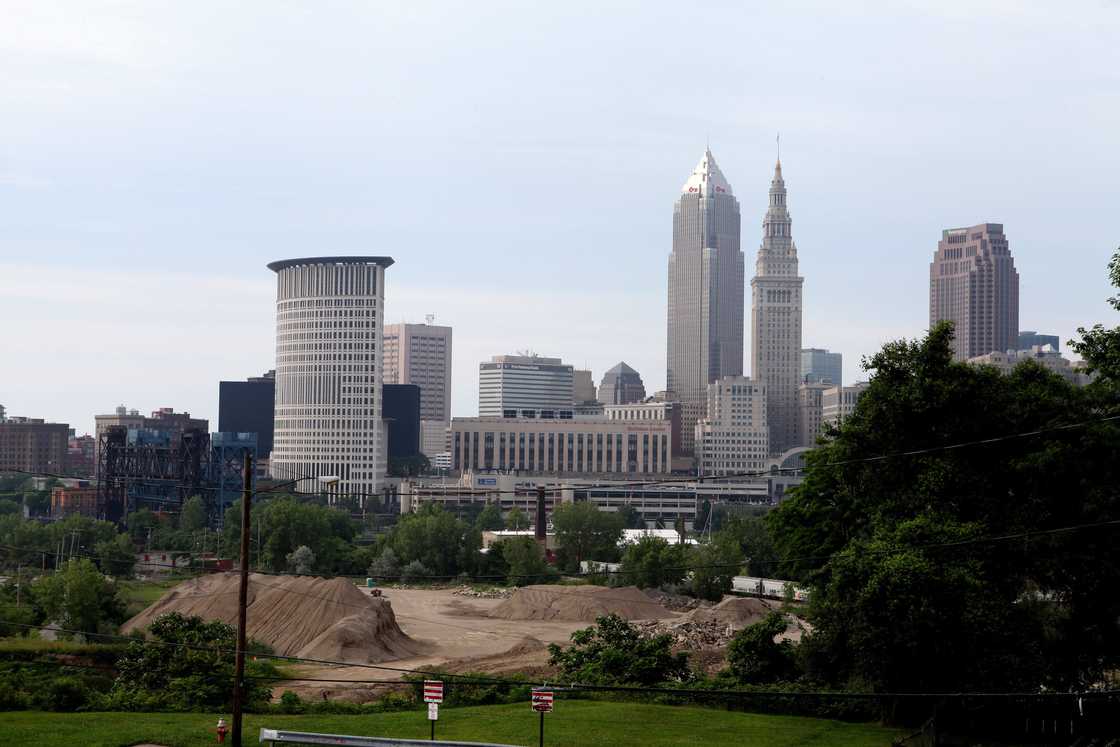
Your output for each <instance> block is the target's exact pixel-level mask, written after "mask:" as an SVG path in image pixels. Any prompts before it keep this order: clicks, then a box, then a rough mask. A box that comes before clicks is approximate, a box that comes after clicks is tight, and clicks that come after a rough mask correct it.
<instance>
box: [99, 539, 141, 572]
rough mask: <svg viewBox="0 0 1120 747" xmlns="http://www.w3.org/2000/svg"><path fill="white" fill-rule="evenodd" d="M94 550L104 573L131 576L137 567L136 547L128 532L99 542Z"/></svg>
mask: <svg viewBox="0 0 1120 747" xmlns="http://www.w3.org/2000/svg"><path fill="white" fill-rule="evenodd" d="M94 552H95V553H96V554H97V565H98V566H99V567H100V568H101V571H102V573H107V574H109V575H110V576H117V577H118V578H123V577H127V576H131V575H132V571H133V569H134V568H135V567H136V548H135V547H134V546H133V544H132V540H131V539H129V536H128V535H127V534H118V535H117V536H116V537H114V538H113V539H111V540H103V541H102V542H98V543H97V544H96V545H95V546H94Z"/></svg>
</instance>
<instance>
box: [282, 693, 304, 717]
mask: <svg viewBox="0 0 1120 747" xmlns="http://www.w3.org/2000/svg"><path fill="white" fill-rule="evenodd" d="M279 710H280V713H303V700H301V699H300V697H299V696H298V695H296V694H295V693H294V692H292V691H291V690H285V691H284V693H283V694H282V695H281V696H280V705H279Z"/></svg>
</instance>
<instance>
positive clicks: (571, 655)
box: [548, 615, 692, 685]
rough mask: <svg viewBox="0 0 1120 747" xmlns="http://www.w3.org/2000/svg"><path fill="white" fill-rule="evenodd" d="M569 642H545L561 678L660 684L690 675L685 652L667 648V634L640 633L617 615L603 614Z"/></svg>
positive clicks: (596, 683) (552, 662)
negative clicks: (565, 643) (560, 644)
mask: <svg viewBox="0 0 1120 747" xmlns="http://www.w3.org/2000/svg"><path fill="white" fill-rule="evenodd" d="M571 638H572V644H571V645H570V646H568V647H567V648H561V647H560V646H558V645H557V644H555V643H550V644H549V646H548V653H549V664H551V665H552V666H556V667H559V668H560V671H561V673H562V674H563V675H564V678H565V679H567V680H569V681H572V682H579V683H583V684H595V685H619V684H633V685H659V684H663V683H665V682H684V681H687V680H689V679H691V677H692V672H691V670H689V668H688V655H687V654H684V653H677V654H674V653H672V651H671V650H670V646H671V644H672V638H671V637H670V636H668V635H665V634H662V635H656V636H652V637H643V636H642V635H641V634H640V633H639V632H638V629H637V628H635V627H634V626H633V625H631V624H630V623H628V622H627V621H626V620H623V619H622V618H621V617H619V616H618V615H603V616H600V617H598V618H596V620H595V625H593V626H591V627H589V628H583V629H582V630H577V631H576V632H574V633H572V636H571Z"/></svg>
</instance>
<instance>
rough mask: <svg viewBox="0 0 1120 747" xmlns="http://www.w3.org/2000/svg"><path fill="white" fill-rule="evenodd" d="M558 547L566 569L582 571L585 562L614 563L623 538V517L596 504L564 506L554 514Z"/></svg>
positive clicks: (581, 502)
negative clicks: (562, 554) (607, 561)
mask: <svg viewBox="0 0 1120 747" xmlns="http://www.w3.org/2000/svg"><path fill="white" fill-rule="evenodd" d="M552 526H553V527H554V528H555V530H556V543H557V544H558V545H559V546H560V548H561V550H562V551H563V552H564V560H565V561H566V562H565V563H564V566H565V568H566V569H567V570H569V571H576V570H579V567H580V563H581V562H582V561H583V560H587V559H593V560H613V559H614V558H616V557H617V556H618V541H619V540H620V539H621V538H622V517H621V516H619V515H618V514H617V513H614V512H610V511H600V510H599V509H598V508H597V507H596V506H595V504H594V503H590V502H588V501H580V502H578V503H561V504H560V505H559V506H557V507H556V508H555V509H553V511H552Z"/></svg>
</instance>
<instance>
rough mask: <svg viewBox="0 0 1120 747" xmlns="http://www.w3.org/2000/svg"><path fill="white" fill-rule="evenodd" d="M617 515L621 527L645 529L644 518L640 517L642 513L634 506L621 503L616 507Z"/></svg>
mask: <svg viewBox="0 0 1120 747" xmlns="http://www.w3.org/2000/svg"><path fill="white" fill-rule="evenodd" d="M618 515H619V517H621V518H622V528H623V529H646V528H647V527H646V520H645V519H643V518H642V514H641V513H640V512H639V511H638V509H636V508H634V507H633V506H632V505H630V504H629V503H624V504H622V506H621V507H619V509H618Z"/></svg>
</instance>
